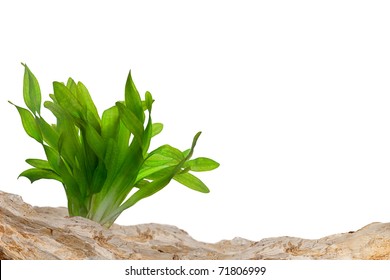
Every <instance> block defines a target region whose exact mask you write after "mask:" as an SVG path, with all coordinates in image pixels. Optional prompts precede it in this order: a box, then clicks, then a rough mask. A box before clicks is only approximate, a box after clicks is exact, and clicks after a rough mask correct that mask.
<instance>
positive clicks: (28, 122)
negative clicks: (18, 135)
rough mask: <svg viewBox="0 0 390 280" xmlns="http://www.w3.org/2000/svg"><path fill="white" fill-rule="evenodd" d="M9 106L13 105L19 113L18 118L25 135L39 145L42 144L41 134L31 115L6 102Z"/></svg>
mask: <svg viewBox="0 0 390 280" xmlns="http://www.w3.org/2000/svg"><path fill="white" fill-rule="evenodd" d="M8 102H9V103H10V104H12V105H14V106H15V107H16V109H17V110H18V112H19V115H20V118H21V120H22V125H23V128H24V130H25V131H26V133H27V134H28V135H29V136H30V137H32V138H34V139H35V140H37V141H38V142H39V143H42V134H41V131H40V129H39V127H38V125H37V122H36V121H35V118H34V116H33V114H32V113H31V112H30V111H29V110H27V109H24V108H22V107H19V106H16V105H15V104H13V103H12V102H10V101H8Z"/></svg>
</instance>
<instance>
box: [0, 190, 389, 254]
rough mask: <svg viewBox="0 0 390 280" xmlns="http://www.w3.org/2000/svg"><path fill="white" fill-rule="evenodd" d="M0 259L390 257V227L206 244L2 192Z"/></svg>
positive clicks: (164, 229) (166, 229)
mask: <svg viewBox="0 0 390 280" xmlns="http://www.w3.org/2000/svg"><path fill="white" fill-rule="evenodd" d="M0 259H3V260H4V259H13V260H21V259H22V260H26V259H28V260H33V259H40V260H49V259H143V260H151V259H152V260H161V259H164V260H171V259H173V260H180V259H186V260H190V259H197V260H199V259H200V260H202V259H214V260H224V259H229V260H232V259H245V260H249V259H268V260H292V259H370V260H381V259H390V223H372V224H369V225H367V226H365V227H363V228H362V229H360V230H357V231H351V232H348V233H340V234H335V235H330V236H327V237H324V238H321V239H316V240H308V239H302V238H296V237H288V236H285V237H276V238H266V239H262V240H260V241H250V240H246V239H243V238H234V239H233V240H222V241H220V242H217V243H213V244H211V243H204V242H199V241H196V240H194V239H193V238H191V236H190V235H188V233H187V232H185V231H184V230H181V229H179V228H177V227H174V226H169V225H161V224H143V225H136V226H119V225H113V226H112V227H111V228H110V229H105V228H103V227H102V226H100V225H99V224H97V223H95V222H93V221H90V220H87V219H84V218H81V217H72V218H69V217H68V216H67V209H66V208H49V207H32V206H31V205H28V204H26V203H24V202H23V200H22V199H21V197H20V196H17V195H14V194H9V193H5V192H1V191H0Z"/></svg>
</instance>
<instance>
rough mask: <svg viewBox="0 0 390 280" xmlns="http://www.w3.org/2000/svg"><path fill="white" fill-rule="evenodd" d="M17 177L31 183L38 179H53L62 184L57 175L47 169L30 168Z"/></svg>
mask: <svg viewBox="0 0 390 280" xmlns="http://www.w3.org/2000/svg"><path fill="white" fill-rule="evenodd" d="M19 177H26V178H28V179H29V180H30V182H31V183H34V182H35V181H37V180H40V179H53V180H57V181H59V182H62V179H61V177H60V176H58V174H56V173H55V172H53V171H51V170H47V169H39V168H31V169H27V170H25V171H23V172H22V173H21V174H20V175H19Z"/></svg>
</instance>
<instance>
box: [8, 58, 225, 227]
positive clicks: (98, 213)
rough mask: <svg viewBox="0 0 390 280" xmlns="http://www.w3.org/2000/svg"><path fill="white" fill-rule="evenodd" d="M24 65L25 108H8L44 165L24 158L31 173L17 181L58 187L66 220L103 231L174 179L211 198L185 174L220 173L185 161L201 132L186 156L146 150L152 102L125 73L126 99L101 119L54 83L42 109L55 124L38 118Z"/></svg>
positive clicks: (83, 97) (203, 161) (83, 91)
mask: <svg viewBox="0 0 390 280" xmlns="http://www.w3.org/2000/svg"><path fill="white" fill-rule="evenodd" d="M23 66H24V69H25V72H24V79H23V98H24V102H25V104H26V106H27V109H25V108H22V107H19V106H17V105H14V104H13V103H11V102H10V103H11V104H13V105H14V106H15V107H16V109H17V110H18V112H19V115H20V117H21V121H22V125H23V128H24V130H25V132H26V133H27V134H28V135H29V136H30V137H32V138H33V139H35V140H36V141H37V142H39V143H40V144H41V145H42V147H43V150H44V153H45V155H46V159H45V160H42V159H27V160H26V162H27V163H28V164H29V165H31V167H32V168H29V169H27V170H25V171H23V172H22V173H21V174H20V176H24V177H27V178H28V179H29V180H30V181H31V182H34V181H36V180H39V179H54V180H57V181H59V182H61V183H62V185H63V187H64V189H65V193H66V196H67V200H68V211H69V215H71V216H83V217H87V218H89V219H91V220H94V221H97V222H99V223H101V224H102V225H105V226H106V227H109V226H111V225H112V223H113V222H114V221H115V220H116V218H117V217H118V216H119V215H120V214H121V213H122V212H123V211H124V210H125V209H127V208H129V207H131V206H133V205H134V204H135V203H137V202H138V201H140V200H141V199H143V198H146V197H148V196H151V195H153V194H155V193H156V192H158V191H160V190H161V189H163V188H164V187H165V186H166V185H167V184H168V183H169V182H170V181H171V180H172V179H173V180H176V181H177V182H179V183H181V184H183V185H185V186H187V187H189V188H191V189H193V190H196V191H199V192H203V193H207V192H209V189H208V188H207V186H206V185H205V184H204V183H203V182H202V181H201V180H200V179H199V178H197V177H196V176H194V175H193V174H192V173H191V172H192V171H194V172H199V171H209V170H213V169H215V168H217V167H218V166H219V164H218V163H217V162H215V161H214V160H212V159H209V158H205V157H199V158H195V159H191V157H192V155H193V152H194V148H195V146H196V143H197V141H198V138H199V136H200V134H201V132H198V133H197V134H196V135H195V137H194V138H193V141H192V145H191V147H190V148H189V149H187V150H185V151H181V150H179V149H177V148H174V147H172V146H170V145H163V146H160V147H158V148H157V149H155V150H153V151H150V152H149V151H148V150H149V146H150V142H151V139H152V138H153V137H154V136H156V135H157V134H159V133H160V132H161V131H162V129H163V124H161V123H153V122H152V117H151V112H152V107H153V103H154V100H153V97H152V95H151V93H150V92H146V93H145V95H144V99H143V100H141V97H140V94H139V93H138V90H137V88H136V86H135V84H134V82H133V79H132V77H131V72H129V74H128V77H127V81H126V85H125V100H124V101H119V102H116V103H115V105H114V106H112V107H110V108H108V109H106V110H105V111H104V112H103V114H102V116H101V117H100V116H99V114H98V110H97V109H96V106H95V104H94V102H93V101H92V98H91V96H90V94H89V92H88V90H87V88H86V87H85V85H84V84H82V83H81V82H77V83H76V82H75V81H74V80H73V79H71V78H69V79H68V81H67V83H61V82H54V83H53V94H50V99H51V100H50V101H45V102H44V103H43V105H44V107H45V108H46V109H48V110H50V111H51V113H52V114H53V115H54V116H55V117H56V120H57V121H56V123H55V124H49V123H48V122H46V121H45V120H44V119H43V117H42V116H41V91H40V87H39V83H38V81H37V79H36V77H35V76H34V74H33V73H32V72H31V71H30V69H29V68H28V67H27V65H25V64H23ZM130 193H132V194H131V195H129V194H130Z"/></svg>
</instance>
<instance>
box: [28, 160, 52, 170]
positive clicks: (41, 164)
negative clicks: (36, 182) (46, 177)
mask: <svg viewBox="0 0 390 280" xmlns="http://www.w3.org/2000/svg"><path fill="white" fill-rule="evenodd" d="M26 162H27V163H28V164H30V165H31V166H33V167H36V168H40V169H48V170H51V169H52V168H51V166H50V164H49V162H48V161H47V160H43V159H34V158H29V159H26Z"/></svg>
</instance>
